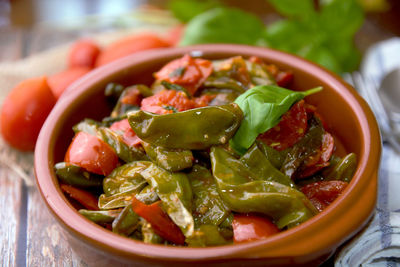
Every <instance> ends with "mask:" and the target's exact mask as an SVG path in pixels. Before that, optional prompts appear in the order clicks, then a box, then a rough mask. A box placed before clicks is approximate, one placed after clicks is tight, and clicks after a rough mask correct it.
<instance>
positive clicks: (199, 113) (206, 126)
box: [128, 103, 243, 150]
mask: <svg viewBox="0 0 400 267" xmlns="http://www.w3.org/2000/svg"><path fill="white" fill-rule="evenodd" d="M242 119H243V113H242V111H241V109H240V108H239V106H238V105H236V104H234V103H233V104H229V105H223V106H208V107H202V108H195V109H191V110H187V111H183V112H178V113H172V114H165V115H157V114H153V113H149V112H146V111H142V110H141V111H135V112H130V113H128V120H129V123H130V125H131V127H132V129H133V130H134V131H135V133H136V134H137V135H138V137H139V138H140V139H142V140H143V141H145V142H147V143H151V144H152V145H156V146H162V147H165V148H180V149H191V150H192V149H206V148H208V147H210V146H212V145H218V144H225V143H227V142H228V141H229V139H230V138H231V137H232V136H233V135H234V133H235V132H236V130H237V129H238V127H239V125H240V122H241V121H242Z"/></svg>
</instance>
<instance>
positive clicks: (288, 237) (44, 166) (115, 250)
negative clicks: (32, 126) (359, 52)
mask: <svg viewBox="0 0 400 267" xmlns="http://www.w3.org/2000/svg"><path fill="white" fill-rule="evenodd" d="M194 51H195V53H202V54H203V55H204V56H205V57H207V55H208V54H210V53H211V54H212V53H221V54H222V57H229V56H233V55H243V56H246V57H247V56H251V55H255V56H259V55H262V56H261V57H263V58H269V59H271V61H278V62H283V64H286V65H288V66H291V65H293V66H304V68H305V69H308V70H309V71H308V72H309V73H312V76H316V77H325V78H324V81H325V83H327V84H329V86H330V87H331V88H332V89H333V90H335V91H336V92H337V93H338V94H339V95H340V96H341V97H342V98H343V99H344V100H345V102H346V103H347V104H349V106H350V108H351V110H352V111H353V112H354V113H355V114H357V115H356V118H357V120H358V123H359V125H358V126H359V127H361V129H362V140H360V141H361V142H362V148H361V157H360V158H359V165H358V168H357V171H356V173H355V174H354V178H353V181H354V182H352V183H350V184H349V186H348V187H347V188H346V190H345V191H344V192H343V194H342V195H341V196H340V197H339V198H338V199H337V200H336V201H334V202H333V203H332V204H331V205H330V206H329V207H328V208H326V209H325V210H324V211H323V212H321V213H319V214H317V215H316V216H314V217H313V218H311V219H309V220H308V221H306V222H304V223H302V224H301V225H299V226H296V227H294V228H292V229H289V230H286V231H284V232H281V233H279V234H277V235H275V236H272V237H270V238H268V239H265V240H259V241H253V242H249V243H244V244H235V245H227V246H220V247H207V248H189V247H179V248H177V247H172V246H163V245H152V244H145V243H143V242H141V241H135V240H131V239H128V238H125V237H122V236H118V235H116V234H114V233H112V232H111V231H109V230H106V229H104V228H102V227H100V226H98V225H96V224H95V223H93V222H91V221H89V220H87V219H85V218H84V217H83V216H81V215H80V214H79V213H78V212H77V211H76V210H75V209H74V208H73V207H72V205H71V204H70V203H68V201H66V198H65V196H64V195H63V194H62V192H61V190H60V189H59V185H58V181H57V179H56V177H55V174H54V171H53V161H52V159H53V158H52V154H51V151H52V148H53V147H54V144H55V139H54V138H47V137H48V136H53V135H52V132H53V131H57V129H58V130H59V129H60V127H61V122H62V121H63V120H64V119H65V118H66V114H65V108H66V107H67V106H71V105H73V102H74V99H76V98H78V97H79V96H80V95H82V94H87V93H90V91H91V90H94V88H95V85H96V84H97V83H99V82H100V81H101V80H102V79H104V77H107V76H111V75H113V74H114V73H116V72H118V71H120V70H123V69H125V68H127V67H129V66H132V65H135V64H141V63H143V62H146V61H149V60H150V61H151V60H154V59H157V58H160V57H168V58H171V57H172V58H176V57H179V56H182V55H183V54H185V53H192V54H193V52H194ZM225 55H226V56H225ZM319 79H322V78H319ZM87 88H91V89H89V90H87ZM380 153H381V146H380V135H379V130H378V126H377V123H376V120H375V118H374V115H373V113H372V111H371V110H370V108H369V107H368V105H367V104H366V102H365V101H364V100H363V99H362V98H361V97H360V96H359V95H358V94H357V93H356V92H355V90H354V89H353V88H352V87H351V86H350V85H349V84H347V83H345V82H344V81H343V80H342V79H341V77H339V76H338V75H336V74H334V73H332V72H330V71H328V70H325V69H323V68H322V67H320V66H318V65H316V64H314V63H312V62H309V61H307V60H305V59H302V58H300V57H297V56H294V55H291V54H288V53H284V52H281V51H277V50H273V49H268V48H261V47H253V46H246V45H230V44H229V45H227V44H213V45H196V46H187V47H178V48H167V49H155V50H149V51H144V52H140V53H136V54H134V55H131V56H127V57H125V58H122V59H120V60H117V61H115V62H112V63H110V64H108V65H105V66H103V67H100V68H97V69H95V70H93V71H91V72H90V73H89V74H87V75H85V76H84V77H83V78H81V79H80V80H78V81H76V82H75V83H74V84H72V85H71V86H70V87H69V89H68V92H67V93H65V94H63V96H62V97H61V98H60V99H59V101H58V102H57V104H56V105H55V107H54V108H53V110H52V111H51V113H50V114H49V116H48V118H47V120H46V122H45V123H44V125H43V127H42V130H41V132H40V134H39V137H38V141H37V144H36V148H35V155H34V165H35V176H36V184H37V187H38V189H39V191H40V193H41V195H42V197H43V199H44V201H45V204H46V205H47V207H48V208H49V210H50V211H51V213H52V214H53V215H54V216H55V217H56V219H57V220H58V221H59V222H60V223H61V224H62V225H63V226H64V228H65V229H66V230H67V231H68V232H69V233H71V234H73V236H75V237H79V239H82V240H84V241H85V242H86V243H87V244H91V245H93V246H95V247H97V248H100V249H102V250H104V251H107V252H110V253H112V254H118V255H119V256H122V257H128V258H131V257H136V258H153V259H162V260H179V261H189V260H211V259H226V258H232V257H233V258H257V257H276V258H278V257H296V256H303V255H306V254H309V253H317V252H318V251H320V253H327V252H329V249H330V248H332V247H335V248H336V247H337V246H339V245H340V244H341V243H343V242H344V241H345V240H346V239H348V238H349V237H350V236H351V235H353V234H354V233H355V232H357V231H358V230H359V229H360V228H361V227H362V226H363V225H364V224H365V223H366V221H367V219H368V218H369V217H370V216H371V213H372V211H373V209H374V206H375V201H376V188H377V185H376V184H377V171H378V166H379V159H380ZM362 174H363V175H362ZM365 192H369V193H374V196H375V197H374V198H372V199H371V198H370V197H368V198H367V197H366V195H369V194H366V193H365ZM350 199H351V201H350ZM346 205H347V206H350V208H348V209H346V210H345V212H343V210H342V209H343V207H344V206H346ZM361 208H362V209H363V210H362V211H360V209H361ZM354 212H356V213H358V218H355V219H354V217H353V218H352V219H353V220H354V221H353V222H352V223H348V224H346V222H348V220H346V219H345V218H343V217H346V216H354V215H352V213H354ZM332 220H333V222H332ZM326 223H328V224H330V225H331V226H330V227H328V229H326V228H325V226H324V224H326ZM343 223H345V224H344V225H343V226H342V227H339V228H337V226H338V225H340V224H343ZM334 226H336V228H335V227H334ZM333 228H335V231H336V234H335V235H331V237H329V238H325V239H323V240H322V241H319V238H320V237H321V236H322V234H323V232H324V231H327V230H329V229H333ZM337 229H339V231H337ZM304 235H310V237H309V240H306V241H305V243H304V245H303V246H302V247H300V248H298V247H297V248H296V247H295V246H290V245H289V246H287V244H290V243H292V244H294V243H296V241H297V240H298V238H299V237H300V236H304ZM284 244H285V246H286V247H285V248H282V246H283V245H284ZM321 248H322V250H321Z"/></svg>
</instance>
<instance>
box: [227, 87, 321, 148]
mask: <svg viewBox="0 0 400 267" xmlns="http://www.w3.org/2000/svg"><path fill="white" fill-rule="evenodd" d="M321 90H322V87H316V88H313V89H310V90H307V91H303V92H297V91H292V90H288V89H285V88H282V87H279V86H275V85H261V86H256V87H253V88H252V89H250V90H248V91H246V92H245V93H243V94H241V95H240V96H239V97H238V98H237V99H236V100H235V103H236V104H238V105H239V107H240V108H241V109H242V111H243V114H244V119H243V120H242V122H241V124H240V127H239V129H238V130H237V132H236V133H235V135H234V136H233V138H232V139H231V140H230V142H229V144H230V146H231V147H232V148H233V149H234V150H235V151H236V152H237V153H239V154H240V155H243V154H244V153H245V152H246V151H247V149H248V148H249V147H250V146H251V145H252V144H253V143H254V141H255V140H256V138H257V136H258V135H259V134H261V133H264V132H266V131H267V130H269V129H271V128H272V127H274V126H275V125H277V124H278V123H279V121H280V119H281V117H282V115H283V114H284V113H285V112H287V111H288V110H289V109H290V107H291V106H292V105H293V104H294V103H295V102H297V101H299V100H301V99H303V98H304V97H305V96H308V95H310V94H314V93H317V92H319V91H321Z"/></svg>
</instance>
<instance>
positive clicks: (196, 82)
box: [155, 55, 213, 95]
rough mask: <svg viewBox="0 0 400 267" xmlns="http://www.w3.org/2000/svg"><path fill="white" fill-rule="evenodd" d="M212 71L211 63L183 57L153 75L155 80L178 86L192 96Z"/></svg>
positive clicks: (187, 56)
mask: <svg viewBox="0 0 400 267" xmlns="http://www.w3.org/2000/svg"><path fill="white" fill-rule="evenodd" d="M212 71H213V67H212V63H211V61H209V60H206V59H201V58H192V57H191V56H189V55H184V56H183V57H181V58H178V59H175V60H173V61H171V62H169V63H168V64H167V65H165V66H164V67H163V68H162V69H161V70H160V71H158V72H157V73H155V77H156V79H157V80H164V81H167V82H169V83H174V84H178V85H180V86H182V87H184V88H185V89H186V90H188V91H189V92H190V93H191V94H192V95H194V93H195V92H196V90H197V89H198V88H199V87H200V86H201V85H202V84H203V82H204V81H205V80H206V79H207V77H208V76H210V74H211V73H212Z"/></svg>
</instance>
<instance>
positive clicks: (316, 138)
mask: <svg viewBox="0 0 400 267" xmlns="http://www.w3.org/2000/svg"><path fill="white" fill-rule="evenodd" d="M309 125H310V127H309V129H308V131H307V133H306V134H305V135H304V137H303V138H302V139H301V140H300V141H299V142H297V143H296V144H295V145H293V147H292V148H291V149H290V150H289V151H288V154H287V156H286V157H285V160H284V162H283V165H282V167H281V171H282V172H283V173H284V174H286V175H287V176H289V177H291V178H292V179H294V178H295V177H296V174H297V173H299V172H301V169H302V167H303V166H304V163H305V161H306V160H307V159H308V158H309V157H310V156H312V155H313V154H315V153H316V151H318V150H319V149H320V147H321V145H322V138H323V134H324V128H323V126H322V123H321V121H320V120H319V119H318V118H316V117H315V116H313V117H312V118H311V119H310V120H309Z"/></svg>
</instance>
